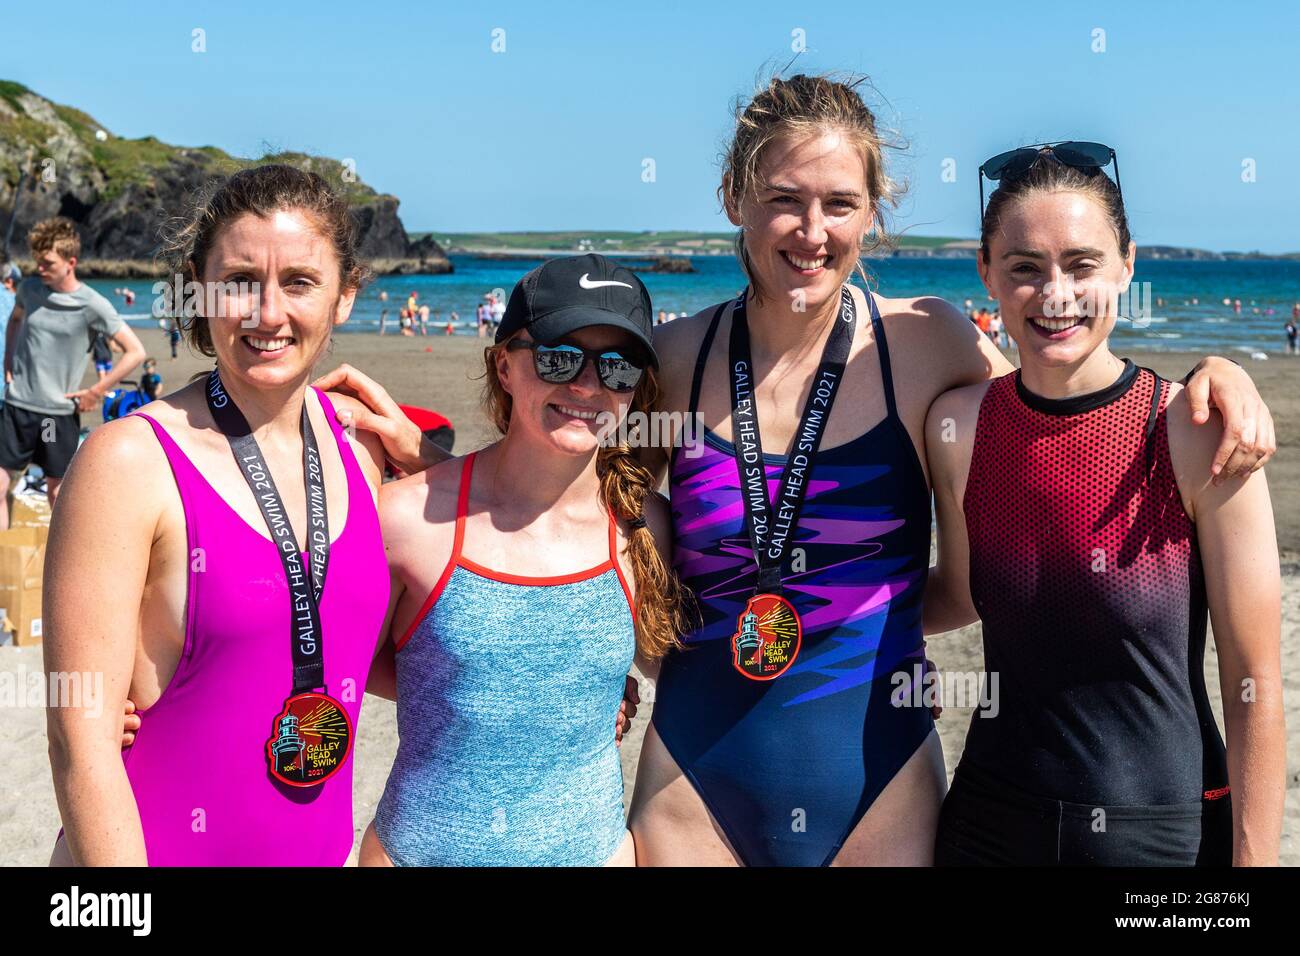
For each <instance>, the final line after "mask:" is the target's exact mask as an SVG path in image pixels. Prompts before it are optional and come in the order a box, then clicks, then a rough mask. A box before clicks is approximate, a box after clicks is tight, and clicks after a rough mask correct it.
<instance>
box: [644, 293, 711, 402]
mask: <svg viewBox="0 0 1300 956" xmlns="http://www.w3.org/2000/svg"><path fill="white" fill-rule="evenodd" d="M717 308H718V304H716V303H715V304H714V305H711V306H709V307H708V308H706V309H702V310H700V311H699V312H696V313H695V314H694V315H691V316H686V317H685V318H680V319H674V320H673V321H672V322H668V323H666V324H664V325H656V326H655V327H654V345H655V352H656V354H658V356H659V386H660V399H659V406H660V408H663V409H665V410H668V411H678V410H680V411H685V409H686V404H687V403H688V402H689V401H690V399H691V379H692V378H693V377H694V374H695V359H696V357H697V356H698V354H699V351H700V344H701V343H702V342H703V341H704V334H705V332H707V331H708V328H709V322H710V321H711V320H712V318H713V313H714V312H715V311H716V310H717Z"/></svg>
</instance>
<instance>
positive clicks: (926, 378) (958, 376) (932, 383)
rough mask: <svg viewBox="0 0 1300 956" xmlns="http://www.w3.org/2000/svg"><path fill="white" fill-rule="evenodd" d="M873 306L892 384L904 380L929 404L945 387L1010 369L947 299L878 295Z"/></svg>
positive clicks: (989, 343) (995, 349) (946, 389)
mask: <svg viewBox="0 0 1300 956" xmlns="http://www.w3.org/2000/svg"><path fill="white" fill-rule="evenodd" d="M876 303H877V306H878V308H879V309H880V317H881V319H882V320H883V321H884V323H885V337H886V338H887V339H888V341H889V355H890V360H891V363H892V365H893V367H894V370H895V376H894V378H895V383H896V384H897V383H898V382H899V380H900V379H902V380H904V381H907V382H909V383H911V385H912V386H913V387H917V386H923V390H924V391H925V392H928V398H927V399H926V404H927V405H928V404H929V402H931V401H933V400H934V399H935V398H937V397H938V396H939V395H941V394H943V393H944V392H946V391H948V390H949V389H952V388H957V387H958V386H961V385H971V384H974V383H975V382H983V381H987V380H988V379H991V378H996V377H998V376H999V375H1005V374H1006V373H1007V372H1010V371H1012V365H1011V363H1010V362H1008V361H1007V360H1006V358H1005V357H1004V356H1003V355H1002V353H1001V352H999V351H998V349H997V347H996V346H994V345H993V343H992V342H990V341H989V339H988V336H985V335H982V334H980V331H979V329H977V328H976V327H975V325H974V324H973V323H972V322H971V321H970V320H969V319H968V318H966V316H965V315H964V314H963V313H962V311H961V310H960V309H958V308H957V307H956V306H955V305H953V304H952V303H951V302H949V301H947V300H946V299H941V298H939V297H938V296H932V295H925V296H913V297H903V298H897V299H889V298H884V297H881V296H877V297H876Z"/></svg>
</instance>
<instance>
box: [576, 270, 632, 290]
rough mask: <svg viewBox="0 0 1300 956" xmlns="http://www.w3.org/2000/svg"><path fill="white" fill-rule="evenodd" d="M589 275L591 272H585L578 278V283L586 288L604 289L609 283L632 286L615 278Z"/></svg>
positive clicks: (627, 287) (629, 287) (625, 286)
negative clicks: (592, 277)
mask: <svg viewBox="0 0 1300 956" xmlns="http://www.w3.org/2000/svg"><path fill="white" fill-rule="evenodd" d="M589 275H591V273H589V272H584V273H583V274H582V278H581V279H579V280H578V285H580V286H582V287H583V288H584V289H603V288H604V287H605V286H607V285H621V286H622V287H623V288H624V289H631V288H632V287H631V286H630V285H628V284H627V283H626V282H615V281H614V280H613V279H588V278H587V276H589ZM633 291H636V290H633Z"/></svg>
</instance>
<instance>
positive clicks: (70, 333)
mask: <svg viewBox="0 0 1300 956" xmlns="http://www.w3.org/2000/svg"><path fill="white" fill-rule="evenodd" d="M27 239H28V243H29V244H30V246H31V250H32V257H33V258H34V259H35V260H36V271H37V273H38V275H36V276H29V277H28V278H26V279H24V280H23V282H22V284H21V285H19V286H18V290H17V293H16V295H15V298H16V299H17V303H16V305H15V306H14V310H13V314H12V315H11V316H10V318H9V325H8V328H6V330H5V356H4V369H5V381H6V382H7V383H8V392H7V394H6V396H5V405H4V409H3V410H2V411H0V468H3V473H2V474H0V493H3V494H4V495H5V496H8V495H9V494H10V490H11V488H13V487H14V486H15V485H16V479H17V478H18V477H19V476H20V475H21V474H22V473H23V472H24V471H25V470H26V469H27V466H28V465H31V464H36V465H37V466H39V467H40V469H41V470H42V471H43V472H45V478H46V483H45V487H46V495H47V496H48V498H49V501H50V504H51V506H52V505H53V504H54V500H55V498H56V497H57V496H58V493H59V485H60V484H61V483H62V481H63V475H64V473H65V472H66V471H67V469H68V463H69V462H70V461H71V460H72V455H73V453H74V452H75V451H76V450H77V444H78V441H79V439H80V437H81V419H80V416H79V413H80V412H88V411H90V410H91V409H94V408H96V407H98V406H99V404H100V402H101V401H102V400H103V398H104V396H105V394H107V393H108V392H109V391H111V390H112V389H114V388H115V387H116V386H117V383H118V382H120V381H122V379H123V378H125V377H126V376H127V375H129V374H130V373H131V372H133V371H134V370H135V369H136V368H137V367H138V366H139V365H140V362H141V361H143V359H144V346H142V345H141V344H140V339H139V338H137V337H136V334H135V332H134V331H132V330H131V328H130V327H129V326H128V325H127V324H126V323H125V322H123V321H122V319H121V317H120V316H119V315H118V314H117V310H116V309H114V308H113V305H112V303H110V302H109V301H108V300H107V299H105V298H104V297H103V296H102V295H100V294H99V293H98V292H96V291H95V290H94V289H92V288H90V286H88V285H86V284H85V283H83V282H82V281H81V280H80V279H78V278H77V260H78V258H79V257H80V256H81V240H80V239H79V238H78V237H77V227H76V226H75V225H74V224H73V223H72V221H71V220H70V219H66V218H64V217H62V216H58V217H55V218H53V219H45V220H42V221H41V222H38V223H37V224H36V225H34V226H33V227H32V229H31V232H30V233H28V237H27ZM94 332H99V333H103V334H104V335H107V336H109V338H110V339H111V340H112V341H114V342H116V343H117V344H118V346H119V347H120V348H121V349H122V352H123V353H124V354H123V356H122V361H121V362H120V363H118V366H117V368H116V369H114V370H113V371H111V372H109V373H108V374H107V375H106V376H104V377H103V378H101V379H100V380H99V381H98V382H96V383H95V384H94V385H92V386H90V387H89V388H81V379H82V376H83V375H84V374H85V371H86V361H87V359H88V358H89V350H88V349H87V348H86V342H87V341H88V339H89V337H90V335H91V333H94ZM50 422H53V424H54V431H53V440H52V441H51V440H49V439H50V434H49V423H50ZM8 527H9V511H8V509H7V508H5V509H0V530H3V529H5V528H8Z"/></svg>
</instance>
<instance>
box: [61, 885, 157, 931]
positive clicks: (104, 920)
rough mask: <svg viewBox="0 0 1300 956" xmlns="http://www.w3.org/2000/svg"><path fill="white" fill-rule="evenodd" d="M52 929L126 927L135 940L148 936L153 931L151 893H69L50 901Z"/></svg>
mask: <svg viewBox="0 0 1300 956" xmlns="http://www.w3.org/2000/svg"><path fill="white" fill-rule="evenodd" d="M50 925H51V926H62V927H75V926H127V927H130V928H131V933H132V935H134V936H148V935H149V932H150V930H151V929H152V927H153V894H152V893H84V894H83V893H82V892H81V888H80V887H78V886H73V887H72V891H71V892H69V893H55V894H54V895H53V896H51V897H50Z"/></svg>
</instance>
